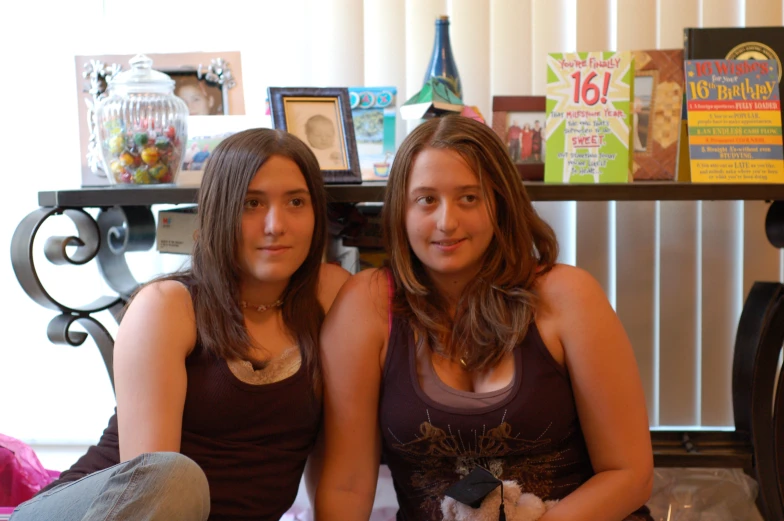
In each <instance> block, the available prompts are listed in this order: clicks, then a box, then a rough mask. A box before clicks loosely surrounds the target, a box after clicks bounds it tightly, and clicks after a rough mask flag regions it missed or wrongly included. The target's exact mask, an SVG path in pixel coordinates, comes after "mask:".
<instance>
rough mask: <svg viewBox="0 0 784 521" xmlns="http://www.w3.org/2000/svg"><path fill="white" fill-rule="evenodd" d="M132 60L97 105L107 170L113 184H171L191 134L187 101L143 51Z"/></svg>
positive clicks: (102, 151)
mask: <svg viewBox="0 0 784 521" xmlns="http://www.w3.org/2000/svg"><path fill="white" fill-rule="evenodd" d="M129 63H130V64H131V69H130V70H128V71H124V72H121V73H120V74H117V75H116V76H115V77H114V78H113V79H112V80H111V81H110V82H109V85H108V95H107V96H106V97H104V98H103V99H102V100H101V102H100V103H99V105H98V108H97V110H96V119H97V125H98V138H99V140H100V144H101V157H102V160H103V166H104V171H105V172H106V173H107V177H108V178H109V180H110V181H111V183H112V184H123V185H126V184H140V185H149V184H163V183H173V182H174V181H175V180H176V178H177V173H178V171H179V169H180V164H181V162H182V154H183V151H184V150H185V142H186V141H187V139H188V106H187V105H186V104H185V102H184V101H183V100H182V99H180V98H178V97H177V96H175V95H174V80H172V79H171V78H170V77H169V76H168V75H166V74H164V73H162V72H158V71H155V70H153V69H152V60H151V59H150V58H148V57H147V56H145V55H143V54H139V55H136V56H135V57H133V58H132V59H131V60H130V62H129Z"/></svg>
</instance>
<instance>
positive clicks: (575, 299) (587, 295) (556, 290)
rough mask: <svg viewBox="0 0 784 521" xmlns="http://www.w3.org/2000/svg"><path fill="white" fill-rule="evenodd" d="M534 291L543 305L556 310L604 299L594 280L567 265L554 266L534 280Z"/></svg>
mask: <svg viewBox="0 0 784 521" xmlns="http://www.w3.org/2000/svg"><path fill="white" fill-rule="evenodd" d="M535 289H536V292H537V294H538V295H539V297H540V298H541V299H542V301H543V303H544V304H546V305H547V306H548V307H554V308H556V309H558V308H563V307H564V306H566V307H569V306H571V305H575V304H579V303H580V302H584V301H585V300H586V299H588V300H592V299H596V298H597V297H601V298H605V296H604V291H603V290H602V288H601V286H600V285H599V283H598V282H597V281H596V279H595V278H594V277H593V276H592V275H591V274H590V273H588V272H587V271H585V270H584V269H582V268H578V267H577V266H571V265H569V264H556V265H554V266H553V267H552V269H550V270H549V271H547V272H546V273H543V274H542V275H539V277H538V278H537V280H536V285H535Z"/></svg>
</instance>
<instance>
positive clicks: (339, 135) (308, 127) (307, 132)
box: [268, 87, 362, 184]
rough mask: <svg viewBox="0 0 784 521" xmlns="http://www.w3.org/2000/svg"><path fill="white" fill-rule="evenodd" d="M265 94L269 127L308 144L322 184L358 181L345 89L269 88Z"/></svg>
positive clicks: (352, 133) (356, 157)
mask: <svg viewBox="0 0 784 521" xmlns="http://www.w3.org/2000/svg"><path fill="white" fill-rule="evenodd" d="M268 93H269V101H270V114H271V115H272V126H273V128H276V129H280V130H285V131H287V132H290V133H291V134H294V135H295V136H297V137H298V138H300V139H301V140H302V141H304V142H305V144H306V145H308V147H310V149H311V150H312V151H313V153H314V154H315V155H316V159H317V160H318V161H319V166H321V173H322V175H323V176H324V183H325V184H339V183H356V184H359V183H362V172H361V169H360V166H359V154H358V152H357V140H356V137H355V134H354V120H353V117H352V115H351V103H350V101H349V94H348V89H347V88H337V87H334V88H333V87H330V88H310V87H269V89H268Z"/></svg>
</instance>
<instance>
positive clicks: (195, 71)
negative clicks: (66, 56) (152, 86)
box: [74, 51, 245, 186]
mask: <svg viewBox="0 0 784 521" xmlns="http://www.w3.org/2000/svg"><path fill="white" fill-rule="evenodd" d="M147 56H149V58H151V59H152V61H153V63H152V67H153V69H154V70H156V71H160V72H163V73H166V74H168V75H169V77H171V79H172V80H174V94H175V95H177V96H179V97H181V98H182V99H183V100H184V101H185V103H186V105H188V112H189V114H190V115H211V116H223V115H230V114H231V115H242V114H245V97H244V94H243V87H242V66H241V57H240V53H239V51H233V52H219V53H218V52H191V53H172V54H148V55H147ZM131 58H133V55H131V54H125V55H124V54H111V55H106V54H105V55H81V56H76V57H75V59H74V65H75V69H76V70H75V72H76V75H75V76H76V83H77V89H76V93H77V106H78V112H79V142H80V152H81V163H82V165H81V166H82V168H81V170H82V186H102V185H108V184H109V179H108V177H107V176H106V173H105V172H103V166H102V165H101V161H100V158H99V151H98V149H99V147H98V146H97V141H96V140H97V131H96V129H95V128H94V127H95V124H94V121H93V116H94V114H95V108H96V106H97V104H98V103H99V102H100V100H101V99H102V98H103V97H104V96H105V95H106V94H107V87H108V84H109V82H110V81H111V79H112V77H113V76H114V75H116V74H118V73H120V72H122V71H123V70H128V68H129V65H128V61H129V60H130V59H131Z"/></svg>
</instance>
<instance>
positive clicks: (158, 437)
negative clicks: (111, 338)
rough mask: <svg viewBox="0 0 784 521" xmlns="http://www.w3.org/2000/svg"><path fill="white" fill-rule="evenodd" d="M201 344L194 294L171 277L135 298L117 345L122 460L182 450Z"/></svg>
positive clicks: (115, 369)
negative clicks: (190, 382) (190, 373)
mask: <svg viewBox="0 0 784 521" xmlns="http://www.w3.org/2000/svg"><path fill="white" fill-rule="evenodd" d="M195 344H196V323H195V321H194V313H193V304H192V301H191V296H190V294H189V292H188V290H187V288H185V286H183V285H182V284H180V283H179V282H175V281H171V280H167V281H160V282H155V283H153V284H150V285H149V286H146V287H145V288H143V289H142V290H141V291H140V292H139V294H138V295H136V297H135V298H134V299H133V301H132V302H131V305H130V307H129V308H128V310H127V312H126V313H125V316H124V317H123V319H122V323H121V324H120V329H119V331H118V333H117V340H116V342H115V344H114V375H115V391H116V394H117V422H118V430H119V440H120V460H121V461H127V460H129V459H132V458H134V457H136V456H138V455H139V454H143V453H146V452H162V451H172V452H179V450H180V439H181V436H182V412H183V408H184V405H185V392H186V388H187V377H186V373H185V358H186V357H187V356H188V354H189V353H190V351H191V350H192V349H193V347H194V345H195Z"/></svg>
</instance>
